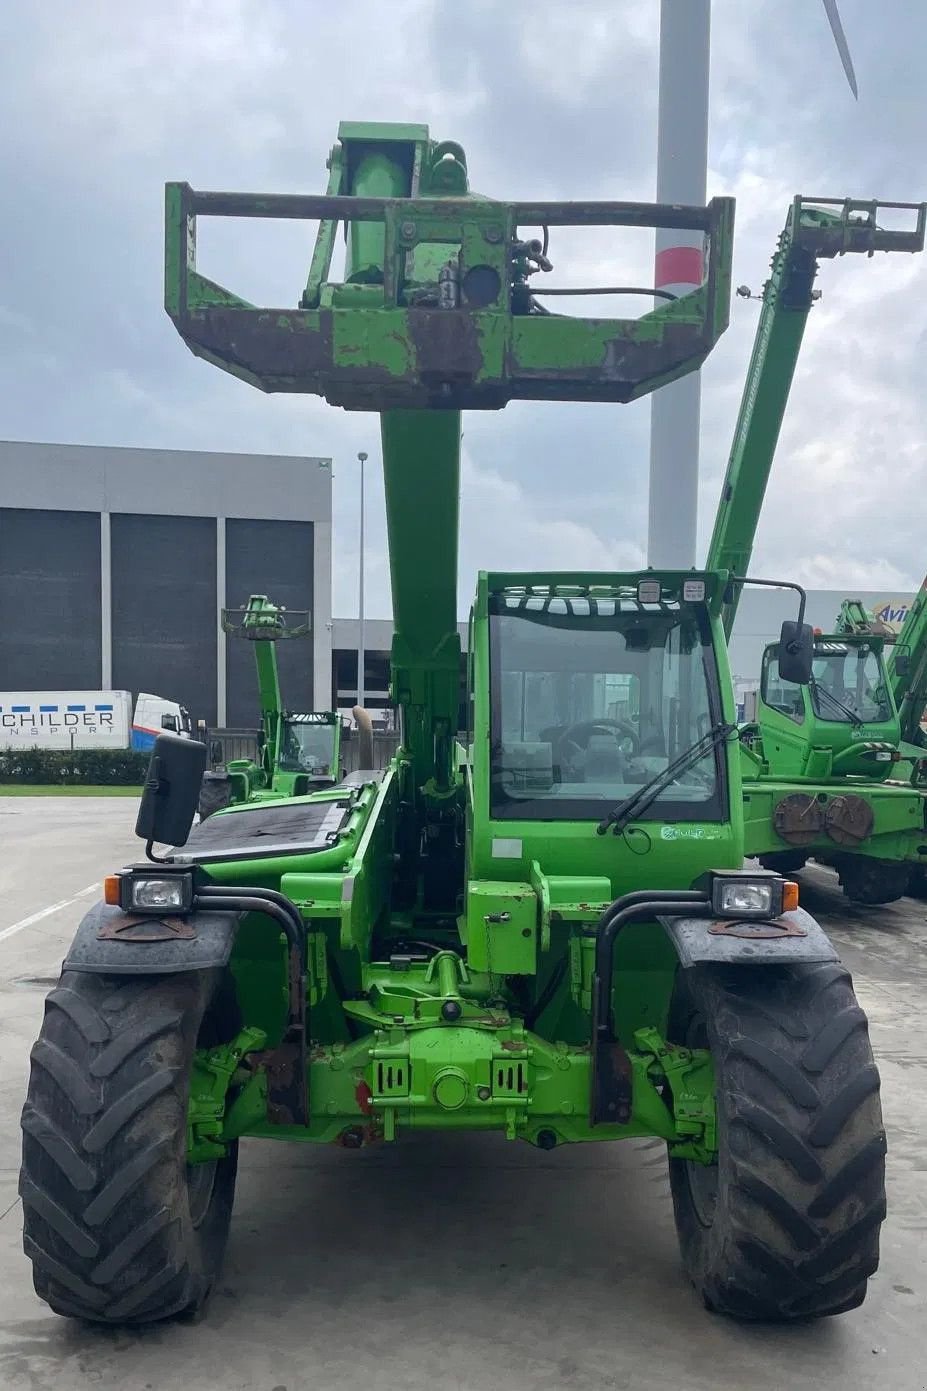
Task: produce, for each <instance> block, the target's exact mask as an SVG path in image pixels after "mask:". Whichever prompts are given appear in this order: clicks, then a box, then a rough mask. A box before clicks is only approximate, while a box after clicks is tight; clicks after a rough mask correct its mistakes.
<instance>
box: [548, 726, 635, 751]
mask: <svg viewBox="0 0 927 1391" xmlns="http://www.w3.org/2000/svg"><path fill="white" fill-rule="evenodd" d="M613 729H614V730H617V731H618V732H619V733H620V735H621V737H622V739H630V741H631V754H630V756H631V757H632V758H636V757H637V755H638V754H639V753H640V747H641V742H640V739H639V738H638V734H637V730H636V729H635V728H634V726H633V725H631V724H628V722H627V721H626V720H581V721H580V722H579V723H578V724H571V725H569V726H568V727H567V728H566V729H565V730H564V731H563V733H562V734H561V735H560V738H559V739H558V740H557V743H558V745H560V746H561V747H562V746H563V745H564V744H572V745H573V747H574V749H577V750H578V751H582V749H584V748H585V747H586V744H587V743H588V742H589V736H590V734H598V733H599V732H602V733H606V732H608V731H610V730H613ZM580 740H581V741H582V742H580Z"/></svg>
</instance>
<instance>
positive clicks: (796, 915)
mask: <svg viewBox="0 0 927 1391" xmlns="http://www.w3.org/2000/svg"><path fill="white" fill-rule="evenodd" d="M659 921H660V925H661V926H662V927H663V930H664V931H665V932H666V934H667V936H668V937H669V938H670V941H671V942H672V943H673V946H674V947H675V948H676V955H677V956H678V957H679V964H680V966H683V967H688V966H695V965H697V964H698V963H699V962H702V961H716V962H718V963H723V964H734V965H738V966H777V965H781V964H782V963H785V962H788V963H791V962H795V961H807V962H812V961H838V960H839V957H838V955H837V952H836V949H835V948H834V945H833V943H832V942H831V940H830V938H829V937H828V936H827V933H826V932H825V931H824V929H823V928H822V927H821V926H820V924H819V923H817V922H816V921H815V919H814V918H813V917H812V916H811V914H810V913H806V912H805V910H804V909H803V908H796V909H795V911H794V912H792V913H783V914H782V916H781V918H776V919H775V921H774V922H771V923H768V922H767V923H758V922H720V921H717V920H715V919H712V918H686V917H678V918H677V917H662V916H661V918H660V920H659Z"/></svg>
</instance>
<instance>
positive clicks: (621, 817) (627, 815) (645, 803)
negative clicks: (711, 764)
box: [596, 721, 737, 836]
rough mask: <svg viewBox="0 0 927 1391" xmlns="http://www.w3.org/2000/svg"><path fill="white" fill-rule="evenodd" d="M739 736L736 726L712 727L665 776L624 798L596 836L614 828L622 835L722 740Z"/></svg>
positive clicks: (658, 776)
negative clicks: (681, 774) (662, 793)
mask: <svg viewBox="0 0 927 1391" xmlns="http://www.w3.org/2000/svg"><path fill="white" fill-rule="evenodd" d="M736 733H737V726H736V724H725V723H724V721H722V722H721V723H719V724H716V725H712V727H711V729H709V730H708V731H707V732H706V733H705V734H703V735H702V737H701V739H697V740H696V742H695V743H694V744H692V745H691V747H690V748H688V749H686V750H685V752H684V753H681V754H680V755H679V757H678V758H675V759H674V760H673V762H672V763H668V764H667V765H666V767H665V768H664V769H663V770H662V772H659V773H657V775H656V777H653V778H651V779H650V781H649V782H645V783H644V785H643V787H639V788H638V789H637V791H636V792H632V793H631V795H630V797H625V799H624V801H623V802H619V803H618V805H617V806H616V807H612V809H611V811H610V812H609V813H608V815H607V816H606V817H605V819H604V820H603V821H600V822H599V824H598V826H597V827H596V833H597V834H598V835H600V836H604V835H605V834H606V832H607V831H608V828H609V826H614V828H615V835H616V836H618V835H620V834H621V832H622V831H623V830H624V828H625V826H627V824H628V822H629V821H633V820H634V818H635V817H636V816H641V815H642V814H643V813H644V812H645V811H646V810H647V808H648V807H649V806H651V805H652V804H653V803H654V802H655V801H656V800H657V798H658V797H659V795H660V793H661V792H662V791H663V789H664V788H665V787H668V786H669V784H670V783H671V782H674V781H675V780H676V778H677V777H678V776H679V774H680V773H685V772H687V771H688V769H689V768H691V767H692V765H693V764H694V763H698V762H700V761H701V759H703V758H704V757H705V755H706V754H708V753H711V751H712V749H713V748H715V746H716V745H717V744H720V743H721V741H722V740H723V739H728V738H730V736H731V735H732V734H736Z"/></svg>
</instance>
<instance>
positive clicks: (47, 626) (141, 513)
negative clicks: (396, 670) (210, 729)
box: [0, 441, 332, 727]
mask: <svg viewBox="0 0 927 1391" xmlns="http://www.w3.org/2000/svg"><path fill="white" fill-rule="evenodd" d="M252 593H263V594H267V595H269V596H270V598H271V599H272V600H273V602H274V603H277V604H282V605H284V606H285V607H287V608H289V609H305V610H309V611H310V613H311V615H312V636H311V638H309V639H305V640H296V641H292V642H284V643H281V644H280V647H279V661H280V669H281V683H282V685H283V688H284V695H285V699H286V700H287V702H288V703H289V704H290V705H291V706H292V707H293V708H302V709H307V710H308V709H313V708H314V707H315V706H316V705H317V704H318V705H321V706H322V707H327V705H328V702H329V699H330V692H331V685H332V677H331V468H330V461H329V460H328V459H321V458H295V457H291V456H283V455H254V454H221V453H202V452H187V451H179V450H161V449H121V448H97V447H95V446H92V445H53V444H34V443H19V442H12V441H10V442H0V615H2V621H0V689H6V690H65V689H75V688H76V689H87V690H93V689H113V690H129V691H132V692H133V693H135V694H137V693H138V692H139V691H150V692H152V693H154V694H156V695H161V696H164V697H166V698H168V699H171V700H178V701H180V702H181V704H183V705H186V706H187V708H188V709H189V711H190V713H191V715H192V716H193V718H194V719H205V720H206V721H207V722H208V723H209V724H210V725H212V726H216V725H218V726H247V727H253V726H254V725H256V723H257V720H258V710H257V686H256V680H255V674H254V660H253V653H252V651H251V648H250V645H249V644H248V643H247V642H245V641H243V640H242V639H237V638H235V637H234V636H230V635H227V634H226V633H225V632H224V631H223V628H222V624H221V621H220V615H221V612H222V610H223V609H224V608H236V607H239V606H241V605H243V604H245V603H246V602H247V599H248V596H249V594H252Z"/></svg>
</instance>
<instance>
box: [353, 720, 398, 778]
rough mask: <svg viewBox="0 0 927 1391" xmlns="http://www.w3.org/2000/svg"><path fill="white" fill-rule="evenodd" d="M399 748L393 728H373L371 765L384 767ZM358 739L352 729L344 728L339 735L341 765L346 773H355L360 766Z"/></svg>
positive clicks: (396, 733)
mask: <svg viewBox="0 0 927 1391" xmlns="http://www.w3.org/2000/svg"><path fill="white" fill-rule="evenodd" d="M398 748H399V734H398V732H396V731H395V730H389V731H388V732H382V731H380V730H374V735H373V766H374V768H385V767H386V765H387V763H389V761H390V759H391V758H392V756H393V754H394V753H395V752H396V750H397V749H398ZM359 757H360V741H359V739H358V737H357V733H356V732H355V731H354V730H351V731H348V730H345V731H344V733H343V734H342V736H341V766H342V767H343V768H344V770H345V772H346V773H355V772H356V771H357V769H358V768H359V767H360V763H359Z"/></svg>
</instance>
